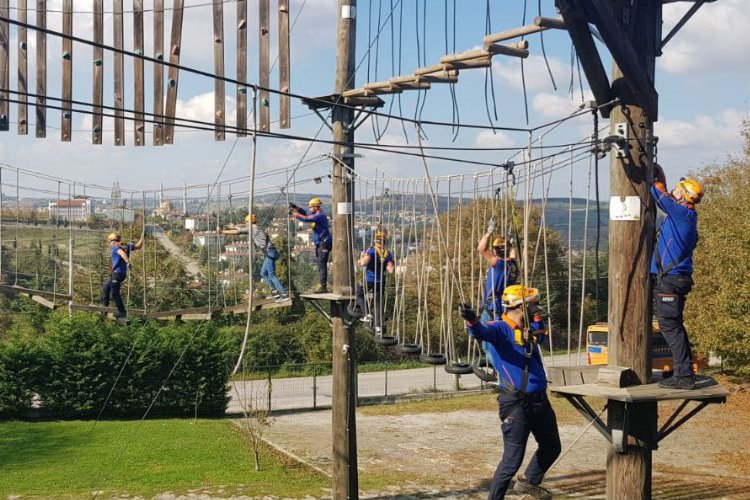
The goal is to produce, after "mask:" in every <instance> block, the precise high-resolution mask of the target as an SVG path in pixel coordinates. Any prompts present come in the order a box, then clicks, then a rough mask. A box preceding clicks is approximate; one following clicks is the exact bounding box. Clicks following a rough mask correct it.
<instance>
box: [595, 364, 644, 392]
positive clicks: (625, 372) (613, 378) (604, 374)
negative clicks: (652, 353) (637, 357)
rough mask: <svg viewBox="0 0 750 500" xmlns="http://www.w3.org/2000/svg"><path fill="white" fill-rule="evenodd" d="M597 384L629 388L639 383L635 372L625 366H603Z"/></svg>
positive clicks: (598, 374)
mask: <svg viewBox="0 0 750 500" xmlns="http://www.w3.org/2000/svg"><path fill="white" fill-rule="evenodd" d="M596 382H597V383H598V384H599V385H608V386H610V387H629V386H631V385H637V384H638V383H639V382H638V377H637V376H636V375H635V372H633V370H631V369H630V368H626V367H623V366H602V367H601V368H600V369H599V372H598V373H597V378H596Z"/></svg>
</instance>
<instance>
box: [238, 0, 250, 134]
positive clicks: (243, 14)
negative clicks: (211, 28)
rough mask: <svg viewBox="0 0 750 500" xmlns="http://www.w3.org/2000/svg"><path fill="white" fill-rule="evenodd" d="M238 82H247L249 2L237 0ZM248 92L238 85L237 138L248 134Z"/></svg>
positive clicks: (245, 88)
mask: <svg viewBox="0 0 750 500" xmlns="http://www.w3.org/2000/svg"><path fill="white" fill-rule="evenodd" d="M236 66H237V81H238V82H243V83H244V82H247V0H237V64H236ZM247 92H248V88H247V87H245V86H244V85H237V89H236V93H237V95H236V101H237V105H236V111H237V137H245V136H247V133H246V132H245V129H247Z"/></svg>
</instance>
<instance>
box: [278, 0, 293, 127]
mask: <svg viewBox="0 0 750 500" xmlns="http://www.w3.org/2000/svg"><path fill="white" fill-rule="evenodd" d="M290 59H291V58H290V51H289V0H279V90H280V91H281V92H289V88H290V85H291V63H290ZM291 119H292V116H291V97H290V96H289V95H287V94H283V93H282V94H279V128H290V127H291V126H292V124H291V121H292V120H291Z"/></svg>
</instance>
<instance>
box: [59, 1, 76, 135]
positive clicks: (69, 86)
mask: <svg viewBox="0 0 750 500" xmlns="http://www.w3.org/2000/svg"><path fill="white" fill-rule="evenodd" d="M62 18H63V19H62V21H63V23H62V28H63V34H65V35H67V36H68V37H69V36H72V35H73V0H63V12H62ZM72 99H73V40H71V39H70V38H67V37H63V39H62V103H61V104H60V107H61V108H62V113H61V115H60V140H61V141H63V142H70V135H71V132H72V126H71V124H72V122H73V104H72V103H71V102H70V101H71V100H72Z"/></svg>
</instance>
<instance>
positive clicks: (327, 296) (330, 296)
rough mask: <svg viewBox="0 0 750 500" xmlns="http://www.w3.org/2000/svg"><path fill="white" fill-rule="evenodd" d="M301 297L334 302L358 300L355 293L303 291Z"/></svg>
mask: <svg viewBox="0 0 750 500" xmlns="http://www.w3.org/2000/svg"><path fill="white" fill-rule="evenodd" d="M300 297H302V298H303V299H307V300H330V301H332V302H349V301H352V300H357V297H356V296H354V295H339V294H337V293H303V294H300Z"/></svg>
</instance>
